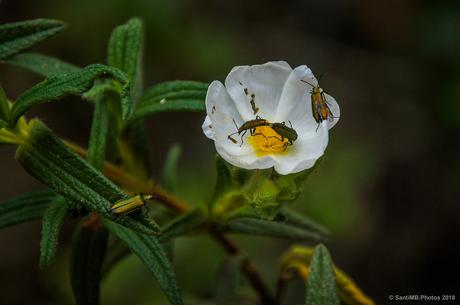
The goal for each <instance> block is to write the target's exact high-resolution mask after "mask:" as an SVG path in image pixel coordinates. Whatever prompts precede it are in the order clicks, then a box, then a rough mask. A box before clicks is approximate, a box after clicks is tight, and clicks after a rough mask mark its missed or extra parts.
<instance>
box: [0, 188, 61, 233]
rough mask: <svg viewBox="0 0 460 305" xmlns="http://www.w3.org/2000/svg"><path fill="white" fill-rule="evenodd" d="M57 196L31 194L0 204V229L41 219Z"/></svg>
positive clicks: (44, 192)
mask: <svg viewBox="0 0 460 305" xmlns="http://www.w3.org/2000/svg"><path fill="white" fill-rule="evenodd" d="M55 197H56V194H55V193H53V192H51V191H40V192H31V193H26V194H23V195H19V196H17V197H14V198H12V199H9V200H6V201H3V202H1V203H0V228H4V227H8V226H12V225H15V224H18V223H21V222H25V221H29V220H35V219H39V218H41V217H42V216H43V213H45V210H46V209H47V208H48V206H49V204H50V203H51V202H52V201H53V200H54V198H55Z"/></svg>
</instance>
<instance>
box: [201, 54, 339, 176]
mask: <svg viewBox="0 0 460 305" xmlns="http://www.w3.org/2000/svg"><path fill="white" fill-rule="evenodd" d="M314 86H318V81H317V80H316V78H315V77H314V75H313V73H312V72H311V70H310V69H309V68H308V67H307V66H305V65H302V66H299V67H297V68H295V69H294V70H293V69H292V68H291V67H290V66H289V64H287V63H286V62H284V61H278V62H268V63H266V64H263V65H254V66H239V67H234V68H233V69H232V71H230V73H229V74H228V76H227V78H226V80H225V87H224V85H223V84H222V83H221V82H219V81H213V82H212V83H211V84H210V85H209V88H208V93H207V95H206V111H207V116H206V119H205V121H204V123H203V126H202V128H203V132H204V134H205V135H206V136H207V137H208V138H210V139H212V140H214V142H215V145H216V150H217V152H218V153H219V155H221V156H222V158H224V159H225V160H226V161H228V162H229V163H231V164H233V165H235V166H238V167H242V168H246V169H256V168H260V169H263V168H270V167H274V168H275V170H276V172H278V173H279V174H282V175H287V174H292V173H297V172H300V171H303V170H305V169H308V168H310V167H312V166H313V165H314V164H315V162H316V160H317V159H318V158H319V157H321V156H322V155H323V153H324V150H325V149H326V146H327V143H328V131H329V129H330V128H332V127H333V126H334V125H335V124H336V123H337V121H338V118H339V117H340V109H339V106H338V104H337V102H336V101H335V99H334V98H333V97H332V96H330V95H328V94H326V93H324V95H323V96H324V97H325V99H326V102H327V103H326V104H323V107H322V108H321V109H320V110H323V112H321V111H317V117H318V115H321V113H322V114H323V115H322V117H321V118H322V119H324V120H322V122H320V121H321V120H318V122H317V120H316V119H315V117H314V116H313V113H312V99H311V96H312V90H313V88H314ZM318 88H319V87H318ZM320 91H321V92H322V90H320ZM316 97H320V96H319V95H317V96H316ZM317 109H319V108H317ZM324 111H329V113H324ZM257 117H260V118H261V119H264V120H266V121H267V122H269V123H283V122H284V123H285V124H286V126H287V127H288V128H283V129H284V130H285V131H292V130H291V129H290V127H291V124H292V129H294V130H295V132H296V133H297V135H298V137H297V139H295V141H292V145H290V144H291V143H289V141H288V139H286V138H284V137H282V136H281V135H280V134H279V132H276V131H275V130H274V129H273V128H272V127H273V125H268V124H266V125H268V126H258V127H257V128H255V129H252V131H253V134H251V132H250V131H251V130H247V132H246V133H245V134H244V135H243V132H242V133H240V134H238V133H237V131H238V129H237V127H236V126H235V124H236V125H237V126H238V128H240V127H241V126H242V125H243V124H244V123H245V122H248V121H251V120H254V119H256V118H257ZM257 122H261V121H257ZM271 126H272V127H271ZM278 126H279V125H278ZM290 134H292V132H291V133H290ZM229 136H230V137H229Z"/></svg>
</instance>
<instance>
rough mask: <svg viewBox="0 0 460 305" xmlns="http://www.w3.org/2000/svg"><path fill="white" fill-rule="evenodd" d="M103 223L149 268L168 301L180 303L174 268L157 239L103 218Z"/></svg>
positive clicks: (174, 303)
mask: <svg viewBox="0 0 460 305" xmlns="http://www.w3.org/2000/svg"><path fill="white" fill-rule="evenodd" d="M104 225H105V227H106V228H107V229H108V230H109V231H110V232H112V234H114V235H115V236H117V237H118V238H120V239H121V240H123V241H124V242H125V243H126V245H128V247H129V248H130V249H131V251H132V252H133V253H134V254H136V255H137V256H139V258H140V259H141V261H142V262H143V263H144V264H145V265H146V266H147V267H148V268H149V269H150V271H151V272H152V273H153V275H154V276H155V278H156V279H157V280H158V283H159V284H160V287H161V289H162V290H163V292H164V293H165V294H166V296H167V297H168V299H169V302H170V303H171V304H173V305H182V297H181V293H180V291H179V288H178V286H177V282H176V276H175V274H174V270H173V269H172V266H171V264H170V262H169V260H168V258H167V257H166V254H165V252H164V250H163V248H162V247H161V244H160V242H159V241H158V239H157V238H156V237H154V236H151V235H145V234H142V233H137V232H134V231H131V230H128V229H126V228H124V227H122V226H120V225H117V224H116V223H114V222H112V221H110V220H107V219H104Z"/></svg>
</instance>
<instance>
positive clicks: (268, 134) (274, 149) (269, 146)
mask: <svg viewBox="0 0 460 305" xmlns="http://www.w3.org/2000/svg"><path fill="white" fill-rule="evenodd" d="M281 139H282V137H281V136H280V135H279V134H277V133H276V132H275V131H274V130H273V129H272V128H271V127H269V126H260V127H256V130H255V132H254V135H253V136H250V137H249V139H248V140H249V143H250V144H251V145H252V147H254V150H255V151H256V154H257V155H259V156H261V155H270V154H282V153H283V152H286V151H287V149H286V145H287V144H286V143H287V142H289V140H288V139H286V138H283V139H282V140H281Z"/></svg>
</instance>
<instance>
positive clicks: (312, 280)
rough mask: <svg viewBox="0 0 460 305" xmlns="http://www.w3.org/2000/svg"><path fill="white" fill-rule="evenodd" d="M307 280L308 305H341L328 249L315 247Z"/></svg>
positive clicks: (322, 246)
mask: <svg viewBox="0 0 460 305" xmlns="http://www.w3.org/2000/svg"><path fill="white" fill-rule="evenodd" d="M310 264H311V266H310V272H309V273H308V280H307V297H306V304H307V305H339V304H340V302H339V299H338V297H337V289H336V282H335V275H334V268H333V264H332V261H331V257H330V255H329V251H328V250H327V248H326V247H325V246H324V245H322V244H320V245H318V246H316V247H315V250H314V252H313V258H312V259H311V263H310Z"/></svg>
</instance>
